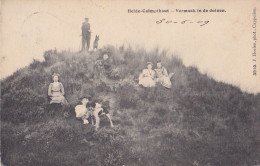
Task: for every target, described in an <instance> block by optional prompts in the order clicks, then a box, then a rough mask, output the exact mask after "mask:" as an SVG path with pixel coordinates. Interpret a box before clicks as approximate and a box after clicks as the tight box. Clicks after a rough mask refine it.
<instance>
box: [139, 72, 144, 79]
mask: <svg viewBox="0 0 260 166" xmlns="http://www.w3.org/2000/svg"><path fill="white" fill-rule="evenodd" d="M143 76H144V70H143V71H142V72H141V73H140V74H139V80H140V79H141V78H142V77H143Z"/></svg>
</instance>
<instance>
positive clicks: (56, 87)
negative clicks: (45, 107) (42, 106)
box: [48, 73, 68, 104]
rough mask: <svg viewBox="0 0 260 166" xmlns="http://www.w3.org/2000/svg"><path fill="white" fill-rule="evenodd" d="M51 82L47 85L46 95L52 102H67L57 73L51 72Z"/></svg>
mask: <svg viewBox="0 0 260 166" xmlns="http://www.w3.org/2000/svg"><path fill="white" fill-rule="evenodd" d="M52 78H53V83H51V84H50V85H49V89H48V96H50V98H51V102H50V104H52V103H61V104H68V102H67V100H66V99H65V97H64V94H65V92H64V87H63V85H62V83H60V82H59V74H56V73H55V74H53V75H52Z"/></svg>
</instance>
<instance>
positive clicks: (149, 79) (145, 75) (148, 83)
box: [139, 62, 156, 87]
mask: <svg viewBox="0 0 260 166" xmlns="http://www.w3.org/2000/svg"><path fill="white" fill-rule="evenodd" d="M152 67H153V63H152V62H147V69H143V71H142V73H141V74H140V75H139V85H142V86H144V87H154V86H155V83H156V82H155V79H154V76H155V72H154V70H153V69H152Z"/></svg>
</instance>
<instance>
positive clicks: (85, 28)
mask: <svg viewBox="0 0 260 166" xmlns="http://www.w3.org/2000/svg"><path fill="white" fill-rule="evenodd" d="M81 30H82V49H81V50H82V51H84V50H85V49H86V46H85V45H86V43H87V51H88V50H89V44H90V37H91V32H90V24H89V23H88V18H85V22H83V23H82V27H81Z"/></svg>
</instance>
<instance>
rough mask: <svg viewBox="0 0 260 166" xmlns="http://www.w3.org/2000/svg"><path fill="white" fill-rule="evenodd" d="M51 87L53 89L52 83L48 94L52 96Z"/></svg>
mask: <svg viewBox="0 0 260 166" xmlns="http://www.w3.org/2000/svg"><path fill="white" fill-rule="evenodd" d="M51 89H52V84H50V85H49V88H48V96H52V92H51Z"/></svg>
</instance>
